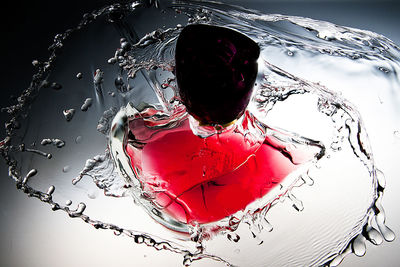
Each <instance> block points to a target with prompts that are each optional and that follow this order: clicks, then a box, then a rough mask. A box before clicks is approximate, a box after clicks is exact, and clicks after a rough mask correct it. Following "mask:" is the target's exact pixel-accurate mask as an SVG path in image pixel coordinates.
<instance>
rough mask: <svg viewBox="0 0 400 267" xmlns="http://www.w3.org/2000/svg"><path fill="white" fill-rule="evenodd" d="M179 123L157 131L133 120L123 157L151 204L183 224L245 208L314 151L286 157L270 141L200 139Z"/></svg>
mask: <svg viewBox="0 0 400 267" xmlns="http://www.w3.org/2000/svg"><path fill="white" fill-rule="evenodd" d="M180 123H181V124H180V125H179V126H177V127H175V128H173V129H168V130H159V131H156V130H152V129H149V128H147V127H146V126H144V122H143V120H141V119H134V120H132V121H131V122H130V125H129V128H130V131H131V133H132V134H133V135H134V137H135V138H134V139H130V140H129V139H128V143H127V145H126V153H127V155H128V156H129V158H130V161H131V165H132V166H133V169H134V170H135V169H136V173H137V174H138V177H139V179H140V180H141V184H142V186H143V189H144V191H145V192H146V193H148V194H149V195H150V197H152V198H154V199H153V202H154V204H155V205H157V206H158V207H161V210H162V211H163V212H166V213H168V214H169V215H170V216H172V217H174V218H175V219H176V220H178V221H180V222H183V223H189V222H191V221H196V222H198V223H208V222H213V221H218V220H220V219H223V218H225V217H226V216H229V215H232V214H234V213H235V212H237V211H239V210H242V209H244V208H245V207H246V206H247V205H248V204H250V203H251V202H253V201H254V200H256V199H258V198H261V197H263V196H264V195H265V194H267V193H268V192H269V191H270V190H271V189H272V188H274V187H275V186H276V185H278V184H279V183H280V182H281V181H282V180H283V179H284V178H285V177H286V176H287V175H288V174H290V173H291V172H292V171H294V170H295V169H296V168H298V167H299V163H302V162H305V161H308V160H310V159H312V158H314V156H315V155H316V154H317V153H318V152H319V148H318V147H311V148H310V149H309V150H307V151H306V150H303V151H297V152H293V151H292V152H291V153H289V152H288V151H286V150H285V148H284V144H282V143H281V142H280V141H278V140H277V139H275V138H270V137H267V139H266V140H265V141H264V143H263V144H260V143H257V142H251V141H249V140H245V138H244V137H243V134H242V133H240V132H238V131H234V130H229V131H227V132H224V133H222V134H218V135H213V136H211V137H208V138H200V137H198V136H196V135H194V134H193V133H192V131H191V129H190V127H189V122H188V120H187V119H185V120H183V121H181V122H180ZM130 136H131V137H132V135H130ZM299 152H305V153H302V154H301V155H300V153H299ZM294 157H297V158H294ZM289 158H291V160H290V159H289ZM292 161H293V162H295V163H296V164H294V163H293V162H292Z"/></svg>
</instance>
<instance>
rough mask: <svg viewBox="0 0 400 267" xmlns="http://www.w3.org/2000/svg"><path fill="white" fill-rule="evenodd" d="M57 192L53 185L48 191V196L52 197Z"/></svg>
mask: <svg viewBox="0 0 400 267" xmlns="http://www.w3.org/2000/svg"><path fill="white" fill-rule="evenodd" d="M55 190H56V188H55V186H54V185H52V186H50V187H49V188H48V189H47V195H50V196H51V195H52V194H53V193H54V191H55Z"/></svg>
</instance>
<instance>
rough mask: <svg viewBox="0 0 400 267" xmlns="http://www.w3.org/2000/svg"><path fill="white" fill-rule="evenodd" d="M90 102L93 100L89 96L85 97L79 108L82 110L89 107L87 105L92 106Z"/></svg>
mask: <svg viewBox="0 0 400 267" xmlns="http://www.w3.org/2000/svg"><path fill="white" fill-rule="evenodd" d="M92 102H93V100H92V99H91V98H86V99H85V102H84V103H83V105H82V106H81V110H82V111H87V110H88V109H89V107H91V106H92Z"/></svg>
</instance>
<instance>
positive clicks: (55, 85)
mask: <svg viewBox="0 0 400 267" xmlns="http://www.w3.org/2000/svg"><path fill="white" fill-rule="evenodd" d="M51 88H52V89H54V90H60V89H61V88H62V86H61V84H59V83H56V82H53V83H52V84H51Z"/></svg>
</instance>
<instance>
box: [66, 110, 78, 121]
mask: <svg viewBox="0 0 400 267" xmlns="http://www.w3.org/2000/svg"><path fill="white" fill-rule="evenodd" d="M74 114H75V109H73V108H71V109H65V110H63V115H64V117H65V119H66V120H67V121H71V120H72V118H73V117H74Z"/></svg>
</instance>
